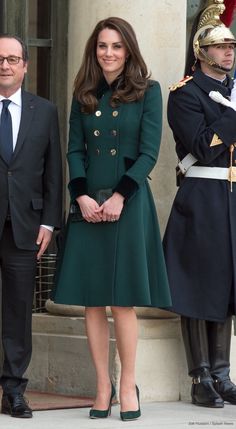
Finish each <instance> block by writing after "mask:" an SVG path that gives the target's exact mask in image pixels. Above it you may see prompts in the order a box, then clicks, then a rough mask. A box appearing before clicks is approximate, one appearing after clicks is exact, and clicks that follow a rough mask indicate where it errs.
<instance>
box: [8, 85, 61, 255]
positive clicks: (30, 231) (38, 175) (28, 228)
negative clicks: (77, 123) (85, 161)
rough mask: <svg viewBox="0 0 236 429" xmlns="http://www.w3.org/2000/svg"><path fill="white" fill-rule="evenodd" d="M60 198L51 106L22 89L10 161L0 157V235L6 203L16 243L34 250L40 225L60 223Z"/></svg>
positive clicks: (55, 119)
mask: <svg viewBox="0 0 236 429" xmlns="http://www.w3.org/2000/svg"><path fill="white" fill-rule="evenodd" d="M61 197H62V180H61V150H60V141H59V129H58V115H57V109H56V106H54V105H53V104H52V103H51V102H50V101H48V100H46V99H43V98H41V97H38V96H35V95H33V94H30V93H28V92H25V91H22V113H21V122H20V128H19V133H18V138H17V143H16V147H15V150H14V153H13V156H12V159H11V162H10V165H9V166H8V165H7V164H6V163H5V161H4V160H3V159H2V157H1V156H0V237H1V235H2V231H3V227H4V223H5V219H6V216H7V212H8V207H9V210H10V214H11V222H12V228H13V233H14V238H15V243H16V245H17V247H19V248H21V249H27V250H34V249H37V245H36V238H37V235H38V232H39V227H40V225H41V224H45V225H52V226H54V227H59V226H60V222H61Z"/></svg>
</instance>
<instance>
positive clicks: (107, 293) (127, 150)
mask: <svg viewBox="0 0 236 429" xmlns="http://www.w3.org/2000/svg"><path fill="white" fill-rule="evenodd" d="M99 91H100V94H99V105H98V108H97V110H96V112H95V113H93V114H85V113H82V112H81V106H80V104H79V103H78V102H77V101H76V100H75V99H73V102H72V108H71V115H70V134H69V147H68V163H69V171H70V181H71V182H70V183H78V184H81V183H85V182H86V192H87V193H88V194H89V195H91V196H93V195H94V194H95V192H96V191H97V190H100V189H108V188H109V189H110V188H112V189H113V190H114V189H115V188H116V187H117V185H119V184H121V183H125V184H128V185H129V184H130V183H131V184H135V185H136V186H132V192H130V195H128V196H127V198H126V201H125V204H124V208H123V211H122V214H121V217H120V220H119V221H118V222H113V223H112V222H102V223H95V224H94V223H88V222H86V221H80V222H70V221H68V223H67V228H66V237H65V241H64V245H63V252H62V253H61V256H60V261H59V265H58V270H57V273H56V281H55V290H54V296H53V299H54V302H56V303H61V304H71V305H84V306H111V305H112V306H155V307H166V306H169V305H170V294H169V286H168V281H167V274H166V267H165V263H164V258H163V250H162V244H161V238H160V232H159V225H158V220H157V215H156V209H155V204H154V200H153V197H152V194H151V191H150V187H149V184H148V180H147V176H148V175H149V173H150V172H151V170H152V169H153V167H154V165H155V163H156V160H157V156H158V151H159V146H160V139H161V128H162V100H161V91H160V86H159V84H158V83H157V82H154V81H150V85H149V87H148V89H147V90H146V93H145V96H144V97H143V99H142V100H140V101H138V102H131V103H127V104H120V105H119V106H118V107H116V108H113V107H111V106H110V104H109V99H110V96H111V93H112V88H111V87H109V86H108V85H107V84H105V85H104V83H103V85H102V86H101V87H100V88H99ZM124 178H125V180H124ZM77 179H78V182H77ZM83 180H84V181H83ZM117 189H118V190H119V186H118V187H117ZM80 193H81V192H80ZM82 193H83V192H82ZM77 195H79V189H78V193H77ZM71 196H72V200H73V192H71ZM75 196H76V192H75Z"/></svg>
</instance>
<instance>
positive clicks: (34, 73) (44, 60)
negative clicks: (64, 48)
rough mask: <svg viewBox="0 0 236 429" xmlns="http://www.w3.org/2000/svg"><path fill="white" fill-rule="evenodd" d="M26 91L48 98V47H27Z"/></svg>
mask: <svg viewBox="0 0 236 429" xmlns="http://www.w3.org/2000/svg"><path fill="white" fill-rule="evenodd" d="M27 82H28V85H27V88H28V91H30V92H32V93H33V94H37V95H40V96H41V97H45V98H50V84H49V83H50V48H40V47H39V48H37V47H35V46H31V47H30V48H29V67H28V77H27Z"/></svg>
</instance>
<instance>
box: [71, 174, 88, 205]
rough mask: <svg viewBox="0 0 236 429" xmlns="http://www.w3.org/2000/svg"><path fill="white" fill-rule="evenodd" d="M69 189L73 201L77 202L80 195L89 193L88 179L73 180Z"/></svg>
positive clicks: (78, 178)
mask: <svg viewBox="0 0 236 429" xmlns="http://www.w3.org/2000/svg"><path fill="white" fill-rule="evenodd" d="M68 189H69V191H70V197H71V201H75V200H76V198H78V197H80V195H86V194H87V193H88V188H87V179H86V177H76V179H73V180H71V181H70V183H69V184H68Z"/></svg>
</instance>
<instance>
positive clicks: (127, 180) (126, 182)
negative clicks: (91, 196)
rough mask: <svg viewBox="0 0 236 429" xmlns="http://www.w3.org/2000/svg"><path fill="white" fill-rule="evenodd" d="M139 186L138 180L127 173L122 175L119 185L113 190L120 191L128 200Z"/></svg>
mask: <svg viewBox="0 0 236 429" xmlns="http://www.w3.org/2000/svg"><path fill="white" fill-rule="evenodd" d="M138 187H139V186H138V184H137V182H135V180H133V179H131V177H129V176H126V174H125V175H124V176H122V177H121V179H120V181H119V183H118V185H117V186H116V187H115V188H114V189H113V192H118V193H119V194H121V195H122V196H123V197H124V198H125V199H126V200H128V199H129V198H130V197H132V195H133V194H134V193H135V192H136V191H137V190H138Z"/></svg>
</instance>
